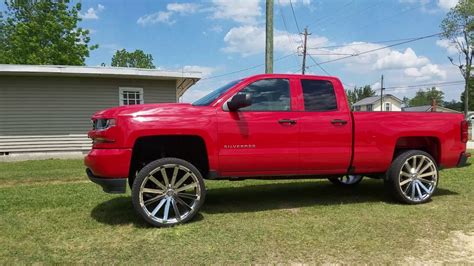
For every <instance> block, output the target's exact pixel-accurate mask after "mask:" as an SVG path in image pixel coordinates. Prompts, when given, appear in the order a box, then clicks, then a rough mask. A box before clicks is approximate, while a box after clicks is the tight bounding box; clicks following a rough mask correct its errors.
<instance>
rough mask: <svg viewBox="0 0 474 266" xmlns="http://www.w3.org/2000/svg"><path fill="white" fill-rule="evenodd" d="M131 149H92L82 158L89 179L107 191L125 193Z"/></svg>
mask: <svg viewBox="0 0 474 266" xmlns="http://www.w3.org/2000/svg"><path fill="white" fill-rule="evenodd" d="M131 159H132V150H131V149H92V150H91V151H90V152H89V154H87V156H86V157H85V158H84V164H85V166H86V167H87V169H86V173H87V176H88V177H89V179H90V180H91V181H92V182H94V183H96V184H98V185H100V186H101V187H102V188H103V190H104V191H105V192H107V193H125V190H126V186H127V177H128V173H129V170H130V160H131Z"/></svg>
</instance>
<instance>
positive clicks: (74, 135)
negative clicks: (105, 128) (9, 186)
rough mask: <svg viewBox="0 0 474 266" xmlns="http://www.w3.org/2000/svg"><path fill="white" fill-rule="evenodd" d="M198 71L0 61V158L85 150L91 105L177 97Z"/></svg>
mask: <svg viewBox="0 0 474 266" xmlns="http://www.w3.org/2000/svg"><path fill="white" fill-rule="evenodd" d="M200 77H201V74H200V73H198V72H182V71H163V70H156V69H136V68H117V67H85V66H47V65H41V66H40V65H1V64H0V160H1V158H2V157H4V158H5V157H8V155H16V154H25V153H29V154H31V153H51V152H52V153H58V152H82V153H83V152H86V151H88V150H89V149H90V147H91V141H90V140H89V139H88V138H87V132H88V131H89V130H90V128H91V123H90V117H91V115H92V114H93V113H95V112H96V111H99V110H102V109H106V108H110V107H114V106H119V105H128V104H141V103H165V102H177V100H178V99H179V97H180V96H181V95H182V94H183V93H184V92H185V91H186V90H187V89H188V88H189V87H190V86H192V85H193V84H194V83H195V82H197V81H198V80H199V79H200Z"/></svg>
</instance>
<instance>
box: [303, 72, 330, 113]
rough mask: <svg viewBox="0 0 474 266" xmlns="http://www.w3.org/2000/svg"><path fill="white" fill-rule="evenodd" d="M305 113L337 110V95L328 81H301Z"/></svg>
mask: <svg viewBox="0 0 474 266" xmlns="http://www.w3.org/2000/svg"><path fill="white" fill-rule="evenodd" d="M301 86H302V87H303V97H304V109H305V111H332V110H337V102H336V94H335V93H334V87H333V86H332V83H331V82H330V81H327V80H309V79H308V80H306V79H303V80H301Z"/></svg>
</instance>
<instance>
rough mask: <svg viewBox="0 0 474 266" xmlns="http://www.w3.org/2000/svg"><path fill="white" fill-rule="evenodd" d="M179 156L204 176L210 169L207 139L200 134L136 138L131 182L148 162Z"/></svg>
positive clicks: (130, 175)
mask: <svg viewBox="0 0 474 266" xmlns="http://www.w3.org/2000/svg"><path fill="white" fill-rule="evenodd" d="M167 157H173V158H179V159H182V160H185V161H187V162H189V163H191V164H193V165H194V166H195V167H196V168H197V169H198V170H199V172H200V173H201V174H202V176H203V177H205V176H207V174H208V173H209V169H210V164H209V151H208V147H207V145H206V141H205V139H204V138H203V137H201V136H199V135H150V136H142V137H139V138H137V139H136V140H135V142H134V144H133V149H132V159H131V162H130V170H129V176H128V177H129V182H131V183H133V179H134V178H135V174H136V172H137V171H139V170H140V169H141V168H143V167H144V166H145V165H146V164H148V163H150V162H152V161H155V160H157V159H161V158H167Z"/></svg>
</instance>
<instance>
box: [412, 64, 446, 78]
mask: <svg viewBox="0 0 474 266" xmlns="http://www.w3.org/2000/svg"><path fill="white" fill-rule="evenodd" d="M404 73H405V75H406V76H408V77H413V78H415V81H428V80H433V79H435V80H446V77H447V76H446V71H444V70H441V69H440V68H439V66H438V65H434V64H427V65H425V66H422V67H420V68H415V67H411V68H407V69H405V70H404Z"/></svg>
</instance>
